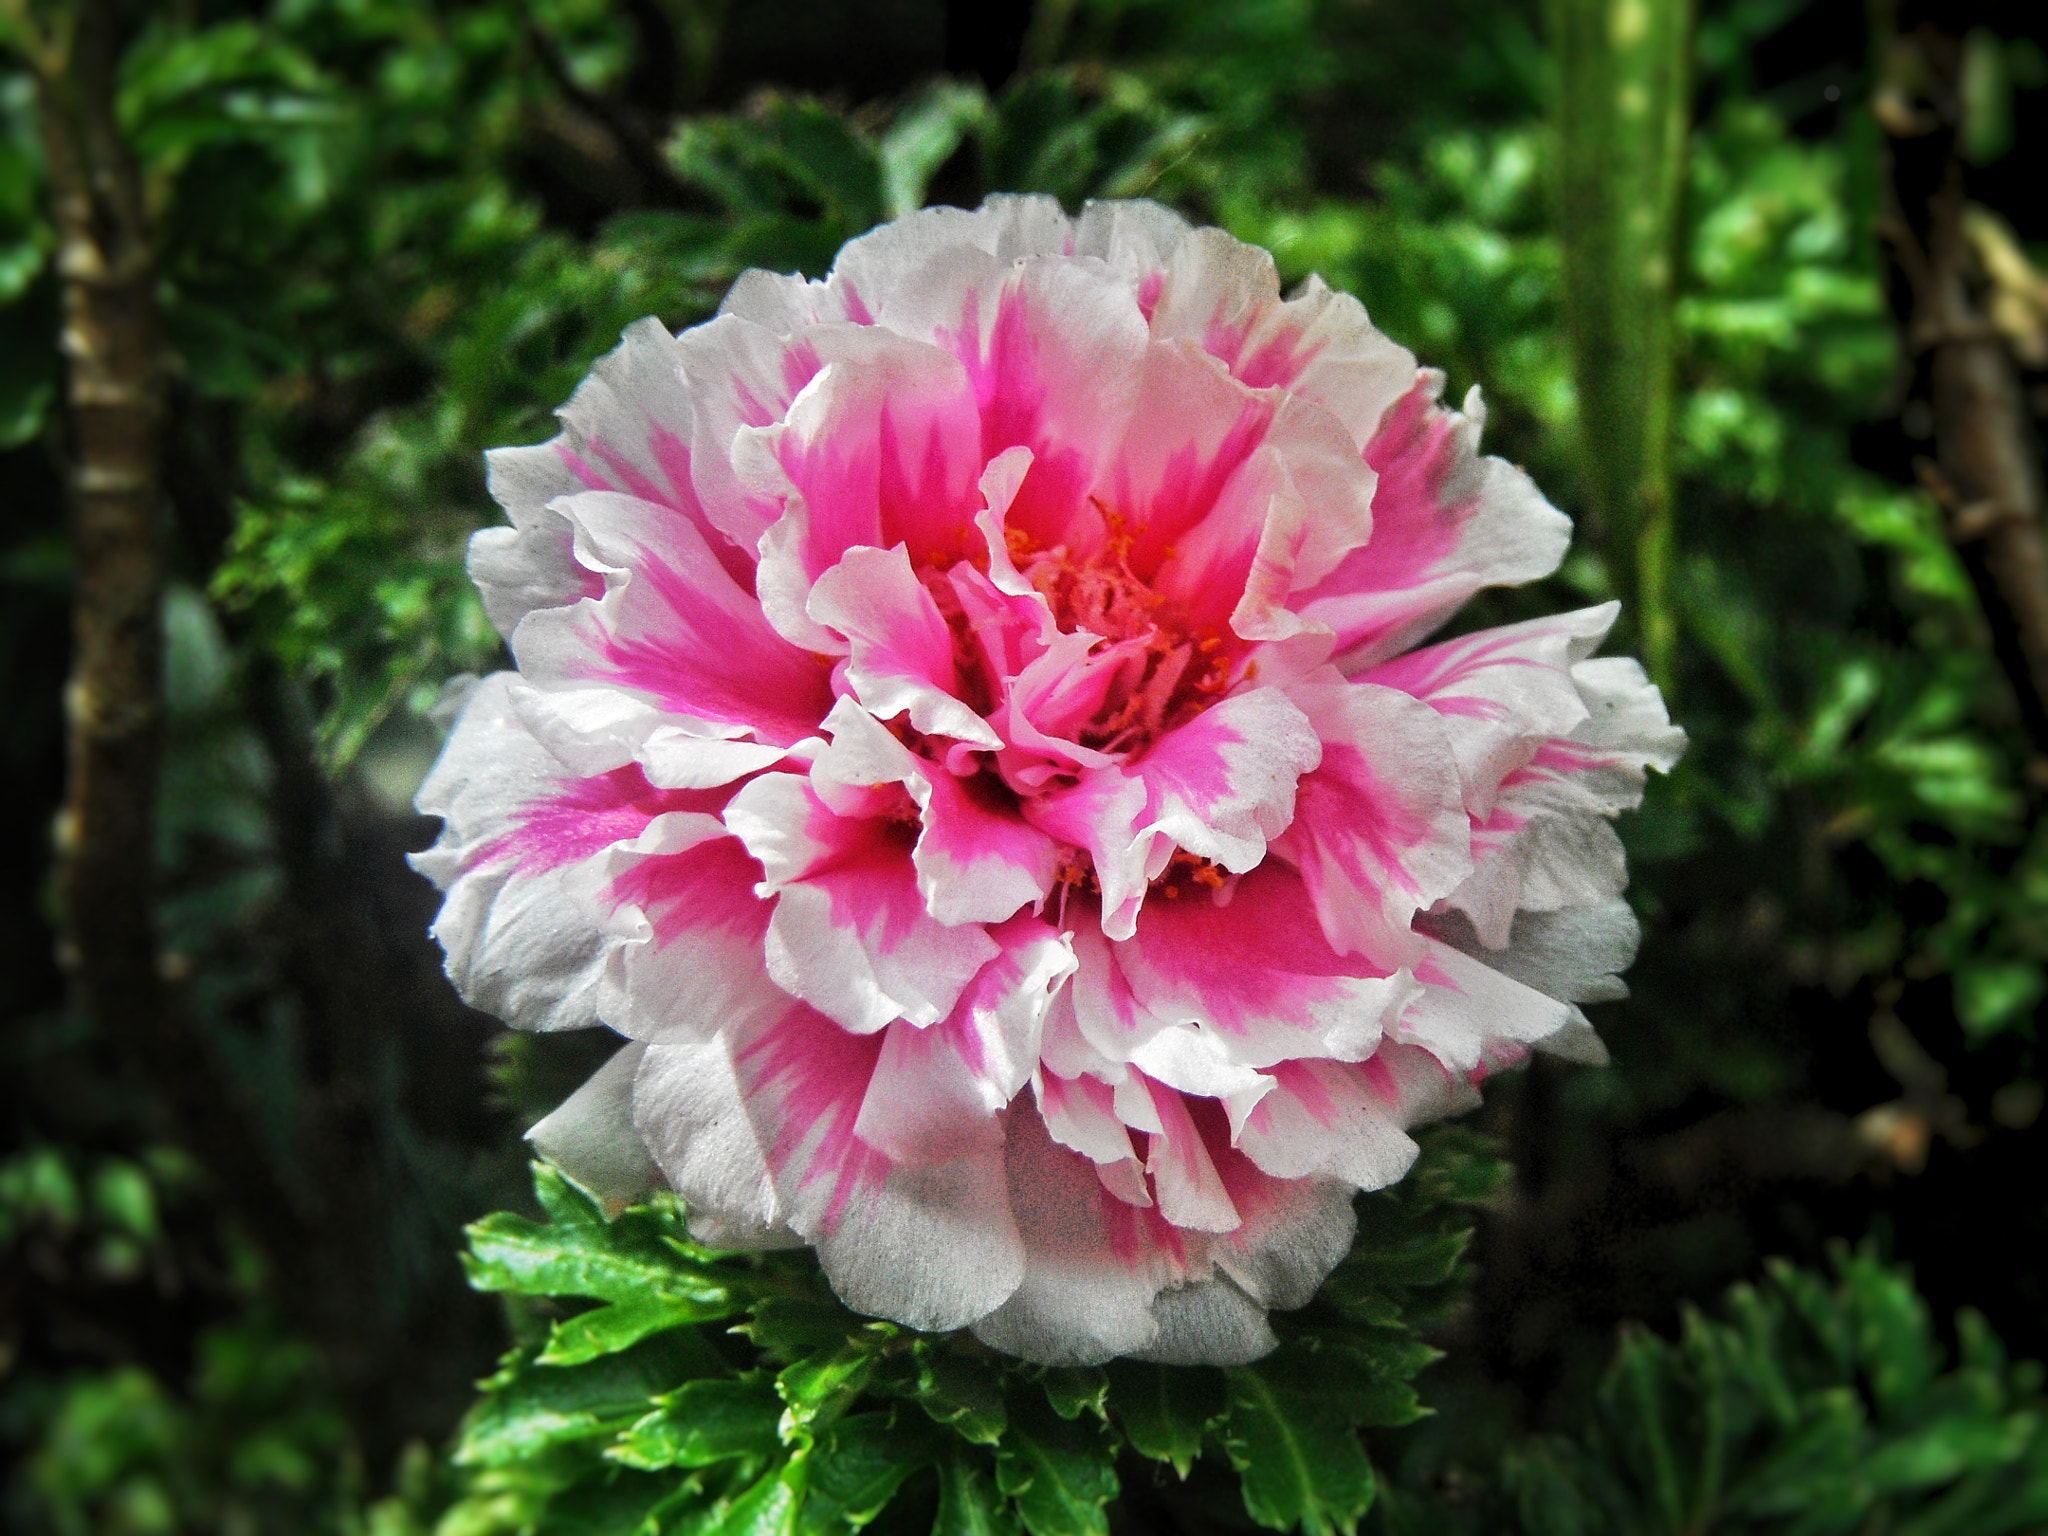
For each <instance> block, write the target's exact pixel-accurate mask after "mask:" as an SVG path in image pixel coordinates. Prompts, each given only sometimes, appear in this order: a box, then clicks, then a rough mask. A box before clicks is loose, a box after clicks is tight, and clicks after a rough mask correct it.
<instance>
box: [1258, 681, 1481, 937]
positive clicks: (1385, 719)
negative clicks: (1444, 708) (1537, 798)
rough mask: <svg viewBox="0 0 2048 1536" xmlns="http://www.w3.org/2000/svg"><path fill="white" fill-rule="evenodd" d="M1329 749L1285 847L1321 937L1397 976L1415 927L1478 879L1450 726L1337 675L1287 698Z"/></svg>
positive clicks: (1299, 804) (1410, 702)
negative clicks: (1420, 916)
mask: <svg viewBox="0 0 2048 1536" xmlns="http://www.w3.org/2000/svg"><path fill="white" fill-rule="evenodd" d="M1289 697H1290V698H1292V699H1293V700H1294V701H1295V703H1296V704H1297V705H1298V706H1299V707H1300V708H1301V709H1302V710H1303V711H1304V712H1305V714H1306V716H1307V718H1308V719H1309V721H1310V722H1311V723H1312V725H1313V727H1314V729H1315V731H1316V734H1317V735H1318V736H1319V737H1320V738H1321V740H1322V745H1323V752H1322V760H1321V762H1320V763H1319V764H1318V766H1317V767H1316V769H1315V770H1314V771H1313V772H1312V773H1309V774H1308V775H1307V776H1306V777H1304V778H1303V779H1302V781H1301V784H1300V786H1299V787H1298V789H1297V791H1296V795H1295V815H1294V820H1293V822H1292V823H1291V824H1290V825H1289V826H1288V827H1287V829H1286V831H1285V832H1284V833H1283V834H1282V836H1281V837H1280V838H1279V839H1278V840H1277V841H1276V843H1275V847H1276V850H1277V851H1278V852H1279V853H1280V855H1281V856H1282V857H1284V858H1286V859H1287V860H1288V861H1289V862H1291V863H1292V864H1293V865H1294V866H1295V868H1296V869H1297V870H1298V871H1299V872H1300V874H1301V879H1302V883H1303V885H1304V886H1306V888H1307V890H1308V893H1309V896H1310V897H1311V899H1312V900H1313V901H1314V903H1315V910H1316V918H1317V921H1319V922H1320V923H1321V924H1322V930H1323V934H1324V936H1325V937H1326V938H1327V939H1328V940H1329V941H1330V943H1331V944H1332V945H1333V946H1334V947H1336V948H1337V949H1338V950H1340V951H1342V952H1344V953H1347V954H1358V955H1366V956H1370V957H1371V958H1372V959H1374V960H1376V961H1378V962H1379V963H1380V964H1381V965H1383V966H1385V967H1387V968H1389V969H1391V968H1394V967H1398V966H1401V965H1407V964H1412V963H1413V962H1414V960H1415V958H1416V956H1415V949H1414V941H1413V939H1412V938H1411V936H1410V935H1409V932H1408V929H1409V923H1410V921H1411V920H1412V919H1413V917H1414V915H1415V913H1416V912H1417V911H1418V910H1420V909H1424V908H1427V907H1429V906H1430V905H1432V904H1433V903H1434V902H1436V901H1437V900H1438V899H1439V898H1440V897H1442V896H1444V895H1447V894H1448V893H1449V892H1450V891H1452V890H1454V889H1455V888H1456V887H1457V886H1458V884H1459V882H1460V881H1462V880H1463V879H1464V878H1465V877H1466V876H1467V875H1468V874H1469V873H1470V872H1471V869H1472V854H1471V831H1470V823H1469V821H1468V819H1467V817H1466V813H1465V807H1464V801H1463V798H1462V795H1461V792H1460V786H1459V780H1458V773H1457V767H1456V763H1455V761H1454V759H1453V757H1452V754H1451V749H1450V742H1449V739H1448V736H1447V733H1446V731H1445V729H1444V725H1443V722H1442V721H1441V720H1440V719H1439V718H1438V717H1437V715H1436V714H1435V713H1434V712H1433V711H1432V710H1430V709H1428V708H1427V707H1425V706H1424V705H1421V704H1419V703H1417V702H1416V701H1415V700H1414V699H1411V698H1409V697H1408V696H1407V695H1406V694H1403V693H1400V692H1397V691H1396V690H1394V689H1392V688H1381V687H1376V686H1373V685H1371V684H1364V683H1346V682H1344V681H1342V680H1341V679H1339V678H1338V677H1337V676H1336V674H1335V673H1334V672H1331V671H1329V670H1328V669H1325V670H1324V672H1323V673H1322V674H1320V675H1319V676H1318V677H1316V678H1312V679H1310V680H1309V681H1307V682H1304V683H1300V684H1297V685H1296V686H1295V687H1294V688H1292V689H1290V690H1289Z"/></svg>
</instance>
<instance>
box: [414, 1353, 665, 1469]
mask: <svg viewBox="0 0 2048 1536" xmlns="http://www.w3.org/2000/svg"><path fill="white" fill-rule="evenodd" d="M683 1360H684V1357H683V1356H682V1355H681V1354H680V1353H679V1352H678V1351H677V1350H676V1349H674V1348H672V1347H668V1346H667V1345H666V1341H664V1340H661V1339H650V1340H648V1341H647V1342H646V1343H644V1344H640V1345H637V1346H635V1347H634V1348H633V1349H631V1350H628V1351H626V1352H624V1353H621V1354H616V1355H606V1356H604V1357H603V1358H602V1359H599V1360H593V1361H591V1362H590V1363H589V1364H587V1365H573V1366H528V1367H521V1366H518V1365H515V1366H513V1367H512V1368H511V1369H510V1370H509V1372H506V1373H501V1375H500V1376H499V1377H498V1378H495V1379H496V1380H498V1381H500V1382H501V1383H502V1385H500V1386H499V1387H498V1388H497V1389H496V1390H495V1391H493V1392H491V1393H490V1394H489V1395H488V1396H486V1397H485V1398H484V1400H483V1401H482V1402H481V1403H479V1404H478V1405H477V1407H476V1408H475V1410H474V1411H473V1412H472V1413H471V1415H470V1419H469V1422H468V1423H467V1424H466V1425H465V1426H464V1428H463V1432H462V1436H461V1439H460V1442H459V1444H458V1446H457V1449H456V1452H455V1460H456V1462H457V1464H458V1465H461V1466H477V1467H502V1466H511V1465H513V1464H515V1463H517V1462H519V1461H521V1460H523V1459H525V1458H527V1457H531V1456H536V1455H539V1454H540V1453H541V1452H543V1451H545V1450H547V1449H549V1448H550V1447H552V1446H556V1445H563V1444H572V1443H575V1442H578V1441H585V1440H591V1439H597V1438H604V1437H609V1436H611V1435H614V1434H616V1433H618V1432H619V1431H620V1430H623V1429H626V1428H628V1427H629V1426H630V1425H632V1424H633V1423H634V1422H635V1421H636V1420H638V1419H640V1418H641V1417H642V1416H644V1415H645V1414H646V1413H647V1411H648V1408H649V1405H650V1404H651V1403H652V1401H653V1400H654V1398H655V1397H656V1396H657V1395H658V1394H659V1393H661V1392H664V1391H666V1390H668V1389H669V1388H671V1387H673V1386H674V1385H675V1382H676V1379H677V1377H678V1376H680V1375H681V1374H683V1370H684V1369H685V1368H686V1367H684V1365H683Z"/></svg>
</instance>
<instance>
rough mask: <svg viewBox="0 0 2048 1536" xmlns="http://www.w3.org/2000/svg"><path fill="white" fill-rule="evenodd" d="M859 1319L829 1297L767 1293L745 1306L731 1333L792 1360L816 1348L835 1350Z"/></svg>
mask: <svg viewBox="0 0 2048 1536" xmlns="http://www.w3.org/2000/svg"><path fill="white" fill-rule="evenodd" d="M863 1326H865V1324H864V1322H863V1320H862V1319H861V1318H858V1317H856V1316H854V1314H853V1313H851V1312H849V1311H847V1310H846V1308H844V1307H842V1306H841V1305H839V1303H838V1302H836V1301H832V1300H825V1299H818V1298H814V1297H809V1296H768V1297H764V1298H763V1299H761V1300H760V1301H757V1302H755V1303H754V1305H753V1306H752V1307H750V1308H748V1312H747V1320H746V1321H745V1322H743V1323H738V1324H735V1325H734V1327H733V1330H732V1331H733V1332H734V1333H737V1334H741V1335H743V1336H744V1337H746V1338H749V1339H752V1340H753V1341H754V1343H755V1344H756V1345H758V1346H759V1347H760V1348H761V1349H762V1350H763V1351H765V1352H766V1353H768V1354H771V1355H776V1356H779V1357H781V1358H782V1359H785V1360H795V1359H798V1358H799V1357H801V1356H803V1355H807V1354H810V1353H812V1352H813V1351H814V1350H819V1349H836V1348H837V1347H838V1346H839V1345H841V1344H844V1343H845V1342H846V1341H847V1340H848V1339H850V1338H852V1337H853V1336H854V1335H855V1334H857V1333H858V1332H860V1330H861V1328H862V1327H863Z"/></svg>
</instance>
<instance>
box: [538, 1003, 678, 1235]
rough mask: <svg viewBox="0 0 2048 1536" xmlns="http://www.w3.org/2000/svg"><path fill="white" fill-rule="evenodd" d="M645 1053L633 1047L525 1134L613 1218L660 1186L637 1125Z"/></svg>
mask: <svg viewBox="0 0 2048 1536" xmlns="http://www.w3.org/2000/svg"><path fill="white" fill-rule="evenodd" d="M646 1053H647V1047H646V1046H645V1045H643V1044H642V1043H641V1042H639V1041H637V1040H635V1041H632V1042H629V1043H628V1044H627V1045H626V1046H625V1048H624V1049H623V1050H620V1051H618V1052H615V1053H614V1054H613V1056H612V1058H611V1060H609V1061H607V1062H606V1063H605V1064H604V1065H603V1066H601V1067H599V1068H598V1069H597V1071H596V1072H595V1073H593V1074H592V1075H591V1077H590V1080H589V1081H588V1082H586V1083H584V1085H583V1086H582V1087H581V1088H578V1089H577V1090H576V1091H575V1092H574V1093H572V1094H570V1095H569V1097H568V1098H566V1099H564V1100H563V1101H562V1102H561V1103H560V1104H559V1105H558V1106H556V1108H555V1109H554V1111H553V1112H552V1113H551V1114H549V1115H547V1116H545V1117H543V1118H542V1119H541V1120H540V1121H539V1122H538V1123H537V1124H536V1125H535V1126H534V1127H533V1129H531V1130H530V1131H528V1132H527V1133H526V1139H527V1140H528V1141H529V1142H531V1143H532V1144H533V1149H534V1151H536V1152H538V1153H539V1154H540V1155H541V1156H542V1157H544V1158H546V1159H547V1160H548V1161H549V1162H551V1163H553V1164H554V1165H555V1166H556V1167H557V1168H559V1169H560V1170H561V1171H562V1172H563V1173H565V1174H567V1175H568V1176H569V1178H570V1179H571V1180H573V1181H574V1182H575V1183H576V1184H578V1185H580V1186H581V1187H582V1188H583V1189H585V1190H586V1191H588V1192H589V1193H590V1194H592V1195H594V1196H595V1197H596V1198H597V1199H598V1201H599V1202H600V1203H601V1204H602V1205H603V1206H604V1208H605V1211H606V1213H607V1214H609V1215H613V1216H616V1215H617V1214H618V1213H619V1212H620V1211H622V1210H624V1209H625V1208H626V1207H627V1206H628V1205H631V1204H632V1203H633V1202H634V1201H635V1200H637V1199H638V1198H639V1197H640V1196H642V1195H644V1194H646V1193H647V1192H648V1191H649V1190H651V1189H654V1188H656V1187H657V1186H658V1185H659V1184H660V1183H661V1169H660V1168H659V1167H657V1166H656V1164H655V1161H654V1159H653V1158H652V1157H651V1156H649V1155H648V1152H647V1146H646V1144H645V1143H644V1142H643V1141H641V1139H640V1133H639V1131H638V1130H636V1129H635V1128H634V1125H633V1079H634V1075H635V1074H636V1073H637V1072H638V1071H639V1069H640V1058H641V1057H642V1056H644V1055H645V1054H646Z"/></svg>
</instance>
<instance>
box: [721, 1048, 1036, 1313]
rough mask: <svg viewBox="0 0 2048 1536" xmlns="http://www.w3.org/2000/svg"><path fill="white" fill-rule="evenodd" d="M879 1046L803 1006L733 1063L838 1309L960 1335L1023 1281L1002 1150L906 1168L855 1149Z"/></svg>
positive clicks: (786, 1206) (787, 1206)
mask: <svg viewBox="0 0 2048 1536" xmlns="http://www.w3.org/2000/svg"><path fill="white" fill-rule="evenodd" d="M887 1048H888V1042H887V1040H886V1039H885V1038H878V1037H876V1036H872V1035H870V1036H859V1035H851V1034H848V1033H846V1032H845V1031H844V1030H841V1029H839V1028H838V1027H837V1026H836V1025H833V1024H832V1023H830V1022H829V1021H827V1020H825V1019H823V1018H821V1017H819V1016H818V1015H817V1014H815V1013H812V1012H810V1011H809V1010H808V1009H799V1010H796V1011H794V1012H792V1013H791V1014H789V1015H788V1016H787V1017H786V1018H784V1019H783V1020H782V1021H781V1022H779V1023H778V1024H776V1025H775V1026H773V1027H772V1028H770V1029H768V1030H765V1031H763V1032H761V1033H759V1034H757V1035H755V1036H754V1037H753V1038H751V1039H749V1040H747V1041H746V1042H745V1043H744V1044H742V1045H739V1046H737V1047H736V1048H735V1050H734V1052H733V1059H734V1064H735V1067H736V1077H737V1081H738V1084H739V1086H740V1089H741V1093H742V1096H743V1099H744V1102H745V1104H746V1108H747V1114H748V1117H749V1118H750V1119H751V1120H752V1121H753V1122H754V1124H755V1126H756V1127H757V1134H758V1135H759V1138H760V1141H761V1143H762V1144H763V1146H764V1150H765V1153H766V1162H767V1165H768V1167H769V1169H770V1170H771V1171H772V1173H773V1176H774V1183H775V1193H776V1197H777V1201H778V1204H779V1206H780V1209H781V1212H782V1213H783V1216H784V1219H785V1220H787V1222H788V1223H789V1225H790V1226H791V1227H793V1228H794V1229H795V1230H796V1231H797V1232H798V1233H799V1234H801V1235H803V1236H804V1237H807V1238H809V1239H810V1240H811V1241H812V1242H813V1243H815V1244H816V1245H817V1249H818V1258H819V1261H820V1263H821V1264H822V1265H823V1266H824V1269H825V1273H826V1276H827V1278H829V1279H830V1280H831V1282H832V1285H833V1289H834V1290H836V1291H837V1292H838V1293H839V1295H840V1297H841V1299H842V1300H844V1301H845V1302H846V1303H847V1305H848V1306H850V1307H852V1308H854V1309H855V1310H856V1311H860V1312H865V1313H868V1314H869V1315H871V1316H879V1317H887V1318H893V1319H894V1320H896V1321H898V1322H901V1323H904V1324H907V1325H908V1326H910V1327H913V1328H921V1329H927V1330H932V1331H940V1330H947V1329H953V1328H960V1327H964V1326H966V1325H967V1324H969V1323H971V1322H973V1321H975V1320H976V1319H977V1318H980V1317H982V1316H984V1315H985V1314H987V1313H988V1312H989V1311H990V1310H992V1309H993V1308H994V1307H996V1306H998V1305H999V1304H1001V1302H1002V1301H1003V1300H1004V1299H1005V1298H1007V1297H1008V1296H1009V1295H1010V1294H1011V1293H1012V1292H1013V1291H1015V1290H1016V1288H1017V1284H1018V1282H1019V1280H1020V1279H1021V1278H1022V1275H1023V1269H1024V1256H1023V1250H1022V1245H1021V1244H1020V1242H1019V1240H1018V1237H1017V1231H1016V1227H1015V1224H1014V1223H1013V1222H1012V1220H1011V1217H1010V1212H1009V1204H1008V1201H1007V1199H1006V1198H1005V1194H1006V1191H1005V1188H1004V1178H1003V1153H1002V1148H1001V1146H1000V1144H999V1143H998V1144H994V1145H990V1146H987V1147H985V1148H981V1149H978V1150H976V1151H975V1152H973V1153H971V1154H970V1155H964V1156H956V1157H953V1158H951V1159H948V1160H946V1161H942V1162H936V1163H931V1164H919V1165H910V1166H905V1165H900V1164H897V1163H895V1162H894V1160H892V1159H891V1158H889V1157H888V1156H887V1155H886V1154H885V1153H883V1152H882V1151H880V1150H879V1149H877V1148H876V1147H874V1146H872V1145H871V1144H869V1143H868V1142H866V1141H865V1140H863V1139H862V1138H861V1136H860V1135H859V1133H858V1131H857V1129H856V1127H857V1124H858V1121H859V1116H860V1108H861V1105H862V1103H863V1101H864V1100H865V1099H866V1098H867V1097H868V1095H869V1093H870V1091H871V1088H872V1085H873V1083H874V1079H875V1076H876V1071H877V1066H878V1064H879V1062H880V1060H881V1057H882V1056H883V1054H884V1053H885V1052H886V1050H887Z"/></svg>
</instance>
